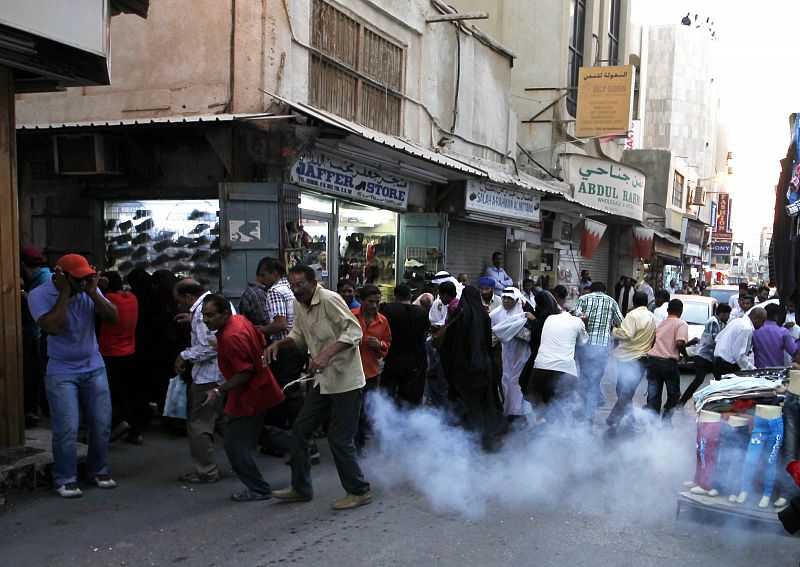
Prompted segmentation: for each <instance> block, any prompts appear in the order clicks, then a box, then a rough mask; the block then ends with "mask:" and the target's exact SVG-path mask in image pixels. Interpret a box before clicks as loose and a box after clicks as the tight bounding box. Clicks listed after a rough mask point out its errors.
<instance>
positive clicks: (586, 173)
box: [567, 154, 646, 221]
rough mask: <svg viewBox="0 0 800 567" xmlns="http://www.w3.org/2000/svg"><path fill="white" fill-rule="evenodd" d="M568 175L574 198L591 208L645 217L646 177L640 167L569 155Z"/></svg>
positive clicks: (638, 219) (640, 218)
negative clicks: (637, 168) (643, 215)
mask: <svg viewBox="0 0 800 567" xmlns="http://www.w3.org/2000/svg"><path fill="white" fill-rule="evenodd" d="M568 163H569V165H568V169H567V175H568V177H569V182H570V183H571V184H572V186H573V187H574V190H573V198H574V199H575V201H577V202H578V203H580V204H582V205H586V206H587V207H590V208H592V209H597V210H599V211H603V212H607V213H611V214H614V215H619V216H623V217H627V218H630V219H634V220H637V221H641V220H642V213H643V207H644V186H645V181H646V177H645V175H644V173H642V172H641V171H639V170H636V169H633V168H632V167H627V166H625V165H622V164H619V163H617V162H614V161H611V160H604V159H597V158H593V157H589V156H583V155H575V154H572V155H569V156H568Z"/></svg>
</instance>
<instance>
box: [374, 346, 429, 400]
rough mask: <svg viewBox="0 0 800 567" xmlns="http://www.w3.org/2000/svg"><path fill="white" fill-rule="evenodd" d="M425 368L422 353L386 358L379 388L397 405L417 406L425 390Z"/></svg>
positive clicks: (425, 364)
mask: <svg viewBox="0 0 800 567" xmlns="http://www.w3.org/2000/svg"><path fill="white" fill-rule="evenodd" d="M426 370H427V363H426V361H425V357H424V355H423V356H420V357H415V356H398V357H394V358H388V359H387V360H386V363H385V364H384V365H383V372H381V381H380V388H381V390H383V391H385V392H386V393H387V394H388V395H389V397H391V398H392V399H393V400H394V401H395V402H396V403H397V404H398V405H400V404H402V403H406V404H408V405H411V406H418V405H420V404H421V403H422V395H423V393H424V392H425V371H426Z"/></svg>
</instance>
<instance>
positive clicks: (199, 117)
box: [17, 113, 273, 130]
mask: <svg viewBox="0 0 800 567" xmlns="http://www.w3.org/2000/svg"><path fill="white" fill-rule="evenodd" d="M272 115H273V114H272V113H260V114H195V115H192V116H161V117H158V118H125V119H121V120H89V121H86V122H56V123H52V124H17V130H57V129H60V128H87V127H95V128H96V127H99V126H136V125H147V124H184V123H185V124H190V123H193V122H230V121H232V120H241V119H251V118H264V117H268V116H272Z"/></svg>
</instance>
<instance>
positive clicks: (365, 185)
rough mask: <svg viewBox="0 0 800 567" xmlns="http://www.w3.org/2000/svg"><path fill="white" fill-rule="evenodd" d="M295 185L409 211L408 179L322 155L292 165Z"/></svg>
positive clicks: (305, 158) (312, 154) (291, 174)
mask: <svg viewBox="0 0 800 567" xmlns="http://www.w3.org/2000/svg"><path fill="white" fill-rule="evenodd" d="M289 177H290V179H291V181H292V183H297V184H298V185H301V186H303V187H308V188H309V189H317V190H319V191H323V192H325V193H330V194H333V195H338V196H341V197H347V198H350V199H355V200H358V201H364V202H367V203H370V204H374V205H378V206H381V207H389V208H393V209H400V210H406V208H407V207H408V192H409V191H410V189H411V187H410V186H409V183H408V181H407V180H406V179H403V178H402V177H396V176H394V175H392V174H389V173H381V172H377V171H375V170H372V169H369V168H368V167H364V166H361V165H357V164H354V163H352V162H349V161H343V160H340V159H338V158H335V157H331V156H327V155H325V154H323V153H308V154H306V155H305V156H303V157H301V158H300V159H298V160H297V161H296V162H294V164H293V165H292V170H291V172H290V176H289Z"/></svg>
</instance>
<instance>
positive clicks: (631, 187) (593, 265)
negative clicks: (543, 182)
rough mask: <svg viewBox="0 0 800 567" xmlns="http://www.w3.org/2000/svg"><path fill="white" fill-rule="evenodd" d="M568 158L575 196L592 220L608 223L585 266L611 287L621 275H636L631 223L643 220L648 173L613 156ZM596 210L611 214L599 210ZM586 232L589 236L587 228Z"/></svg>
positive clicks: (574, 198)
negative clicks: (617, 160)
mask: <svg viewBox="0 0 800 567" xmlns="http://www.w3.org/2000/svg"><path fill="white" fill-rule="evenodd" d="M565 158H566V162H567V168H566V171H567V177H568V180H569V183H570V184H571V185H572V187H573V195H572V196H573V200H574V201H575V202H577V203H579V204H580V205H583V206H584V207H586V208H587V209H589V210H588V211H587V216H588V215H590V216H591V217H593V219H594V220H593V221H589V222H597V224H603V225H608V227H607V228H608V230H605V229H604V231H603V232H602V233H601V234H600V235H599V238H598V239H597V242H592V247H594V253H593V255H592V256H591V258H587V257H586V256H585V255H584V256H583V258H582V260H581V269H586V270H589V274H590V275H591V276H592V277H593V278H594V279H596V280H597V281H606V280H608V282H607V285H609V287H611V284H612V283H613V282H615V281H616V278H617V276H618V275H626V276H635V275H636V273H635V271H636V266H635V263H634V261H633V256H632V245H633V239H632V238H630V237H629V233H630V229H631V227H634V226H638V225H640V224H641V222H642V215H643V205H644V189H645V182H646V176H645V174H644V173H642V172H641V171H639V170H638V169H634V168H632V167H630V166H627V165H622V164H620V163H618V162H615V161H613V160H609V159H598V158H594V157H589V156H585V155H577V154H568V155H566V156H565ZM595 211H601V212H603V213H606V215H607V216H603V215H599V214H595ZM599 221H602V222H599ZM607 221H608V222H607ZM589 234H591V231H589ZM583 236H584V237H587V230H586V229H584V232H583ZM583 248H586V247H583Z"/></svg>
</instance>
